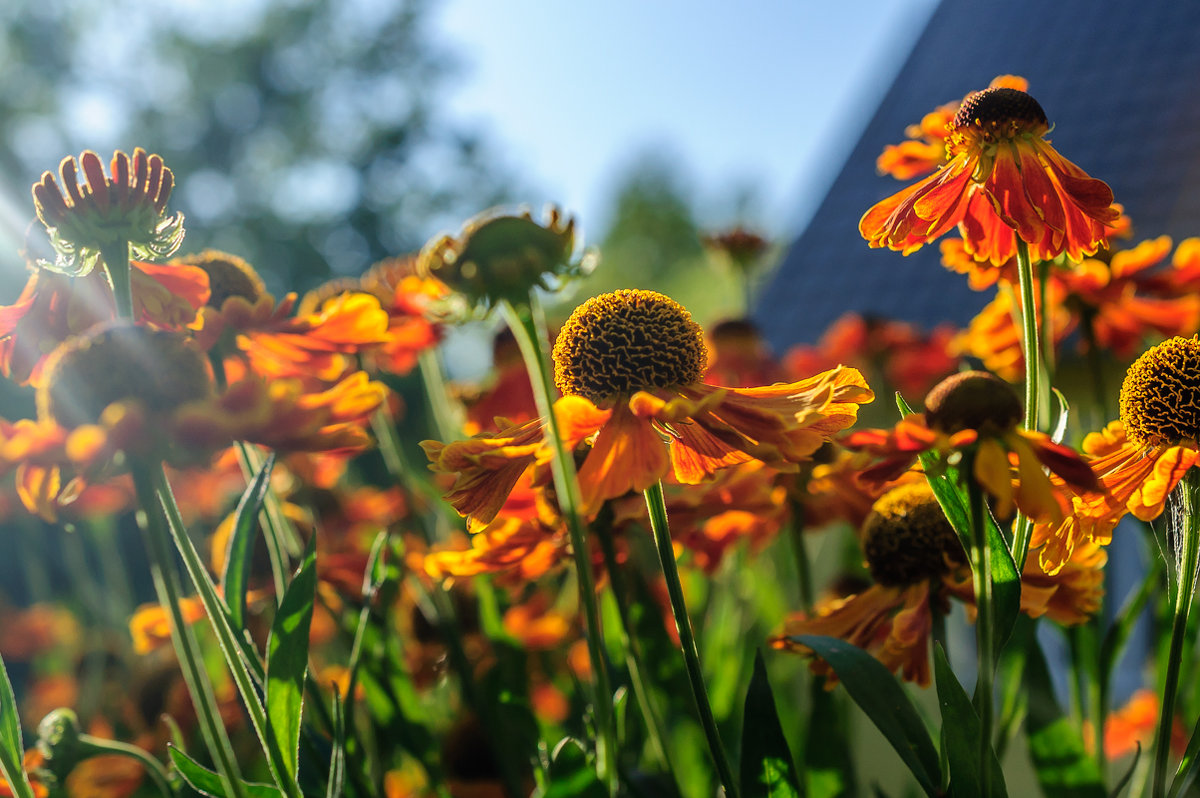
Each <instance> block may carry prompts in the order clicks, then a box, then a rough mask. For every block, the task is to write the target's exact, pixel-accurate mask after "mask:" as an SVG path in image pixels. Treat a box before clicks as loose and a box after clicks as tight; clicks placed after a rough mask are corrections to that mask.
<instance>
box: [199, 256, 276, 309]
mask: <svg viewBox="0 0 1200 798" xmlns="http://www.w3.org/2000/svg"><path fill="white" fill-rule="evenodd" d="M177 262H178V263H183V264H186V265H188V266H197V267H199V268H201V269H203V270H204V271H205V273H206V274H208V287H209V290H210V291H211V292H212V293H211V294H210V295H209V297H208V306H209V307H214V308H220V307H221V306H222V305H224V304H225V300H226V299H229V298H230V297H233V296H240V297H241V298H242V299H245V300H246V301H247V302H249V303H251V304H253V303H254V302H256V301H257V300H258V298H259V297H260V296H262V295H263V294H264V293H266V286H265V285H264V284H263V281H262V278H261V277H259V276H258V272H256V271H255V270H254V267H253V266H251V265H250V264H249V263H246V261H244V260H242V259H241V258H239V257H238V256H237V255H230V254H229V253H227V252H219V251H217V250H215V249H208V250H205V251H204V252H201V253H200V254H198V255H188V256H187V257H184V258H180V259H179V260H178V261H177Z"/></svg>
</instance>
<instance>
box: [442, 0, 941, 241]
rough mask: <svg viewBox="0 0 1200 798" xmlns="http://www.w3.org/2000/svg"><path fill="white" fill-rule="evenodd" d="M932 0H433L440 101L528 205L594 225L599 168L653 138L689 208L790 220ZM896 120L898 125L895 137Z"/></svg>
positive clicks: (835, 158) (793, 227) (605, 176)
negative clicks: (475, 130) (474, 126)
mask: <svg viewBox="0 0 1200 798" xmlns="http://www.w3.org/2000/svg"><path fill="white" fill-rule="evenodd" d="M934 5H935V0H850V1H849V2H840V3H836V4H835V3H829V2H808V1H807V0H795V1H794V2H784V1H783V0H762V1H761V2H747V3H736V4H735V3H727V2H726V3H720V2H712V1H711V0H696V2H690V3H685V2H681V1H679V0H649V1H647V0H611V1H610V2H605V3H587V2H569V0H560V2H544V0H543V2H534V0H504V1H502V2H501V1H498V0H443V2H442V4H441V5H439V6H436V7H435V12H434V15H433V17H434V18H433V20H432V22H433V24H432V26H431V32H432V33H434V35H435V36H437V37H438V38H439V39H440V44H441V45H442V46H443V47H444V48H445V49H447V50H448V51H449V52H451V53H452V54H453V55H454V56H455V57H456V58H457V59H458V61H459V62H460V64H461V71H460V73H459V75H458V77H457V78H456V79H454V81H452V87H451V88H450V91H448V92H447V95H448V100H449V105H448V107H447V108H446V109H444V110H446V111H448V112H450V113H451V114H452V115H453V116H455V117H457V118H459V119H464V120H467V121H471V122H475V123H478V124H479V125H480V126H481V127H482V128H484V129H485V130H486V131H487V132H488V134H489V137H490V140H491V141H492V142H493V144H494V146H495V150H496V151H497V152H498V153H500V155H501V157H502V160H503V163H504V165H505V166H506V167H508V168H509V169H511V170H512V171H513V172H514V173H516V174H517V175H518V176H520V177H521V179H523V180H524V181H525V182H526V183H527V184H528V185H529V186H530V187H531V191H530V192H529V194H528V196H527V197H526V198H527V199H528V201H529V202H530V203H531V204H533V205H534V206H535V207H536V206H538V205H540V204H542V203H544V202H557V203H559V204H561V205H562V206H564V207H565V208H566V209H568V210H570V211H572V212H574V213H575V214H576V215H577V217H578V218H579V220H580V221H581V222H582V224H583V226H584V228H585V230H592V231H597V230H602V229H603V226H604V224H605V223H606V221H607V220H606V218H605V217H606V213H607V209H608V206H609V201H608V198H609V197H610V196H611V192H612V188H613V182H614V180H615V179H616V177H617V176H618V175H620V174H621V172H622V168H623V167H625V166H626V165H628V164H629V163H630V162H631V160H632V159H633V157H634V156H635V154H637V153H640V152H645V151H647V150H654V151H662V152H665V153H667V154H669V155H671V156H672V157H674V158H675V159H676V160H677V161H678V162H679V163H680V164H681V166H682V167H683V168H684V170H685V174H686V175H688V176H689V183H690V189H691V193H692V196H693V198H694V201H695V203H696V206H697V209H698V211H699V212H700V214H701V217H702V219H703V221H705V222H707V223H709V224H714V225H720V224H723V223H727V222H729V221H731V219H732V216H733V214H734V200H733V197H734V196H735V195H736V194H737V193H738V191H739V190H741V189H743V188H745V187H750V188H752V189H753V190H754V191H755V193H756V194H757V201H756V202H755V204H754V205H753V206H752V208H753V211H752V213H751V215H750V218H749V219H748V221H752V222H756V223H758V224H761V225H763V226H765V228H766V229H767V231H768V232H770V233H772V234H774V235H782V236H792V235H795V234H796V233H798V232H799V230H800V228H801V227H802V224H803V222H804V221H805V219H806V218H807V214H808V213H809V212H810V211H811V209H812V206H813V204H814V203H815V202H817V201H819V199H820V196H821V194H822V193H823V191H824V188H825V186H826V185H827V183H828V182H829V181H830V180H831V179H832V178H833V176H834V173H835V171H836V169H837V168H838V167H839V166H840V164H841V162H842V160H843V159H844V157H845V155H846V153H847V152H848V150H849V148H850V147H851V146H852V145H853V143H854V141H855V140H856V138H857V136H858V134H859V132H860V130H861V129H862V127H863V125H865V123H866V115H867V114H869V113H870V111H871V110H872V109H873V108H874V106H875V104H876V103H877V102H878V100H879V98H880V97H881V96H882V94H883V92H885V91H886V90H887V88H888V86H889V84H890V83H891V80H892V78H893V77H894V75H895V73H896V71H897V69H898V68H899V65H900V63H901V61H902V60H903V58H904V56H905V55H906V54H907V52H908V50H909V48H910V47H911V45H912V42H913V40H914V39H915V37H916V36H917V35H918V34H919V32H920V30H921V28H922V27H923V25H924V22H925V21H926V19H927V18H928V15H929V14H930V13H931V11H932V9H933V6H934ZM900 134H901V131H897V136H898V137H899V135H900Z"/></svg>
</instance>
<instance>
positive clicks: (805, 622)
mask: <svg viewBox="0 0 1200 798" xmlns="http://www.w3.org/2000/svg"><path fill="white" fill-rule="evenodd" d="M860 541H861V544H862V551H863V557H864V559H865V561H866V566H867V569H868V571H870V573H871V577H872V579H873V580H874V582H875V584H874V585H871V586H870V587H867V588H865V589H864V590H861V591H860V592H858V593H856V594H851V595H847V596H841V597H833V598H828V599H825V600H823V601H821V602H820V603H818V605H817V607H816V608H815V609H814V611H813V612H812V613H802V614H799V615H795V616H793V617H791V618H789V619H788V620H787V621H785V623H784V627H783V632H782V634H780V635H777V636H775V637H773V638H772V639H771V643H772V645H774V646H775V647H776V648H783V649H787V650H791V651H794V652H796V653H799V654H803V655H806V656H812V651H811V650H810V649H808V648H807V647H806V646H804V645H803V644H802V643H800V642H799V641H798V640H796V639H795V638H796V637H797V636H799V635H827V636H830V637H838V638H841V639H843V640H846V641H847V642H849V643H852V644H853V645H856V646H858V647H859V648H862V649H864V650H866V651H868V652H870V653H871V654H872V655H874V656H875V657H876V658H877V659H879V660H880V661H881V662H882V663H883V664H884V665H886V666H887V667H888V669H889V670H891V671H893V672H899V673H900V674H901V675H902V676H903V678H905V679H906V680H908V681H913V682H916V683H917V684H919V685H922V686H926V685H928V684H929V681H930V667H929V640H930V636H931V634H932V631H933V613H934V612H937V613H941V614H945V613H946V612H948V611H949V599H950V598H951V597H956V598H958V599H960V600H962V601H963V603H964V604H965V605H966V606H967V609H968V611H969V614H971V615H973V612H974V609H975V608H974V600H975V594H974V587H973V583H972V575H971V569H970V568H969V567H968V566H967V564H966V561H967V558H966V553H965V552H964V551H963V548H962V544H961V543H960V542H959V538H958V535H957V534H956V533H955V531H954V529H953V527H951V526H950V522H949V521H947V520H946V516H945V514H944V513H943V511H942V508H941V505H939V504H938V502H937V499H936V498H935V497H934V495H933V491H932V489H930V487H929V484H928V482H926V481H925V480H921V481H919V482H913V483H910V484H907V485H902V486H900V487H897V488H893V489H892V490H890V491H888V492H887V493H885V494H884V495H883V496H882V497H881V498H880V499H879V500H878V501H877V502H876V503H875V505H874V506H873V507H872V510H871V513H870V514H869V515H868V516H867V518H866V520H865V521H864V522H863V526H862V531H861V534H860ZM1105 560H1106V557H1105V554H1104V551H1103V550H1102V549H1100V548H1099V547H1097V546H1092V547H1090V548H1088V549H1086V550H1084V549H1081V550H1080V551H1079V552H1078V556H1077V557H1076V558H1075V559H1074V560H1073V562H1072V564H1071V567H1070V568H1069V569H1064V570H1063V571H1062V572H1060V573H1059V574H1057V575H1050V574H1046V573H1045V572H1043V571H1042V570H1041V569H1040V568H1039V566H1038V565H1037V563H1036V562H1035V561H1034V560H1033V559H1032V558H1031V559H1030V561H1029V562H1027V563H1026V566H1025V570H1024V572H1023V573H1022V577H1021V603H1020V607H1021V611H1022V612H1024V613H1025V614H1027V615H1029V616H1031V617H1034V618H1037V617H1041V616H1043V615H1046V616H1048V617H1050V618H1052V619H1053V620H1055V621H1057V622H1059V623H1062V624H1068V625H1072V624H1079V623H1083V622H1085V621H1086V620H1088V618H1090V617H1091V615H1092V614H1094V613H1095V612H1096V611H1097V610H1098V609H1099V607H1100V599H1101V597H1102V595H1103V582H1104V576H1103V572H1102V570H1101V569H1102V567H1103V565H1104V563H1105ZM812 670H813V671H814V672H816V673H819V674H824V675H825V676H826V677H827V679H828V680H827V686H831V685H832V684H833V683H834V682H835V681H836V678H835V676H836V675H835V674H834V673H833V672H832V669H831V668H830V666H829V665H828V664H827V663H825V662H823V661H820V660H817V661H814V662H813V664H812Z"/></svg>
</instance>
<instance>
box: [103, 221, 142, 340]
mask: <svg viewBox="0 0 1200 798" xmlns="http://www.w3.org/2000/svg"><path fill="white" fill-rule="evenodd" d="M100 259H101V260H103V261H104V267H105V269H107V270H108V280H109V282H110V283H111V284H112V290H113V300H114V301H115V302H116V305H117V318H118V319H126V320H128V321H133V320H134V318H133V287H132V283H131V281H130V277H129V242H128V241H125V240H124V239H122V240H120V241H115V242H113V243H112V244H109V245H108V246H106V247H101V248H100Z"/></svg>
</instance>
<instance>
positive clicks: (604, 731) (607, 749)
mask: <svg viewBox="0 0 1200 798" xmlns="http://www.w3.org/2000/svg"><path fill="white" fill-rule="evenodd" d="M529 301H530V304H529V308H528V312H526V313H520V312H519V311H518V310H517V309H516V308H515V307H513V305H512V304H511V303H509V302H507V301H505V302H504V303H503V305H502V306H501V307H502V309H503V312H504V319H505V321H506V322H507V323H508V326H509V327H510V328H511V329H512V332H513V336H515V337H516V339H517V345H518V346H519V347H520V349H521V356H522V358H523V359H524V360H525V367H526V368H527V369H528V370H529V376H530V382H531V383H532V385H533V396H534V399H535V400H536V401H537V409H538V413H539V414H540V415H541V417H542V418H543V419H544V420H545V424H546V439H547V442H548V443H550V444H551V446H552V447H553V454H554V459H553V461H552V462H551V470H552V471H553V474H554V489H555V493H556V495H557V497H558V504H559V507H560V509H561V510H562V514H563V519H564V520H565V521H566V524H567V531H568V533H569V534H570V536H571V549H572V553H573V555H574V558H575V571H576V576H577V579H578V583H579V601H580V605H581V606H582V607H583V614H584V624H585V628H586V631H587V634H586V635H585V638H586V640H587V647H588V655H589V657H590V658H591V665H592V673H593V675H594V676H595V678H596V698H595V700H594V701H593V702H592V711H593V712H594V713H595V716H596V728H597V731H598V734H597V740H596V772H597V775H598V776H599V777H600V779H601V781H603V782H604V783H605V784H607V785H608V789H609V794H610V795H616V791H617V775H618V774H617V767H616V761H617V730H616V726H615V724H614V718H613V712H612V695H613V692H612V684H611V681H610V679H609V675H608V663H607V661H606V660H605V658H604V651H603V649H602V644H603V642H604V630H603V627H602V626H601V625H600V608H599V603H598V602H597V601H596V585H595V580H594V578H593V576H592V561H591V555H590V552H591V549H590V548H589V547H588V543H587V534H586V532H585V527H584V523H583V518H582V517H581V515H580V513H579V508H580V507H581V506H583V498H582V496H581V495H580V492H579V480H578V479H577V478H576V475H575V461H574V459H573V457H572V454H571V452H568V451H567V450H566V447H564V446H563V442H562V437H561V436H560V435H559V431H558V418H557V417H556V416H555V415H554V398H553V397H554V394H555V390H554V384H553V381H552V376H551V375H552V369H551V365H550V358H549V354H548V353H547V352H546V338H547V334H546V321H545V317H544V316H543V315H542V313H541V305H540V303H539V302H538V300H537V296H536V294H533V293H531V294H530V298H529Z"/></svg>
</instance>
